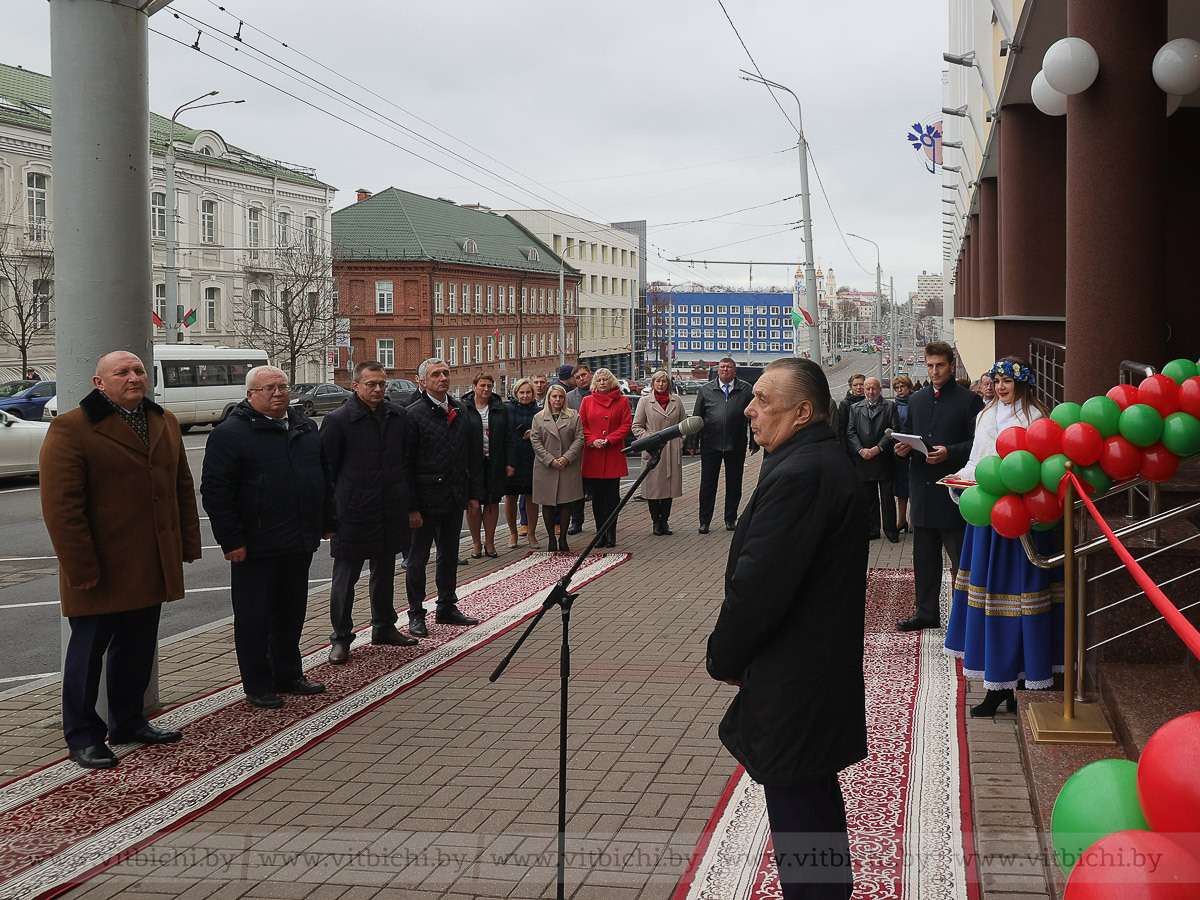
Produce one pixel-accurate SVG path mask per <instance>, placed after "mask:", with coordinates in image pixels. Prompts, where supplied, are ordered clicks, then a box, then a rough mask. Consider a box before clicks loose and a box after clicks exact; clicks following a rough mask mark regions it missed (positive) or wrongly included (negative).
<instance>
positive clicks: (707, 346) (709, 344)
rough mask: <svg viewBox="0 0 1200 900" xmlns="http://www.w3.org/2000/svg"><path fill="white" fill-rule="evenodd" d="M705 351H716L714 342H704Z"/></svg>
mask: <svg viewBox="0 0 1200 900" xmlns="http://www.w3.org/2000/svg"><path fill="white" fill-rule="evenodd" d="M704 349H705V350H713V349H715V348H714V347H713V342H712V341H705V342H704Z"/></svg>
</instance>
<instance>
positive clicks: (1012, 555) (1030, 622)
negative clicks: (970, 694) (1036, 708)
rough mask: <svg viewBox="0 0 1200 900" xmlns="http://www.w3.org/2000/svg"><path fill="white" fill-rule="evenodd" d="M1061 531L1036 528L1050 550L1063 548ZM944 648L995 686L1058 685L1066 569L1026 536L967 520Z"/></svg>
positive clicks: (970, 674)
mask: <svg viewBox="0 0 1200 900" xmlns="http://www.w3.org/2000/svg"><path fill="white" fill-rule="evenodd" d="M1054 534H1055V532H1052V531H1051V532H1043V531H1035V532H1034V533H1033V538H1034V543H1035V544H1036V545H1037V548H1038V550H1039V551H1040V552H1041V554H1042V555H1043V556H1048V555H1051V554H1053V553H1056V552H1057V550H1056V549H1054V546H1055V538H1054V537H1053V535H1054ZM945 652H946V654H947V655H949V656H955V657H958V658H960V659H962V661H963V675H965V676H966V677H967V678H982V679H983V686H984V687H985V688H987V689H988V690H992V691H995V690H1004V689H1005V688H1014V687H1016V686H1017V682H1019V681H1024V682H1025V687H1026V688H1028V689H1030V690H1036V689H1039V688H1048V687H1051V686H1052V685H1053V683H1054V673H1055V672H1061V671H1062V670H1063V584H1062V567H1061V566H1060V567H1059V568H1057V569H1039V568H1037V567H1036V566H1035V565H1033V563H1031V562H1030V561H1029V559H1028V558H1027V557H1026V556H1025V551H1024V549H1023V548H1022V547H1021V542H1020V540H1017V539H1015V538H1006V537H1001V536H1000V535H999V534H997V533H996V531H995V530H994V529H993V528H991V527H990V526H986V527H982V528H981V527H978V526H975V525H968V526H967V534H966V540H965V541H964V542H963V550H962V557H961V559H960V565H959V569H958V572H957V573H956V574H955V577H954V603H953V606H952V607H951V609H950V622H949V624H948V625H947V627H946V647H945Z"/></svg>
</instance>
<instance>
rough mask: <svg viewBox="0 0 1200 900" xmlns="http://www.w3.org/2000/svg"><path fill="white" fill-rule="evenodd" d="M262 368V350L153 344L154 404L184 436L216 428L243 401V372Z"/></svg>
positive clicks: (264, 352)
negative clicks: (168, 413) (196, 428)
mask: <svg viewBox="0 0 1200 900" xmlns="http://www.w3.org/2000/svg"><path fill="white" fill-rule="evenodd" d="M266 364H267V354H266V351H265V350H244V349H236V348H232V349H231V348H227V347H204V346H200V345H198V344H155V345H154V384H153V387H154V401H155V402H156V403H158V404H159V405H160V406H163V407H166V408H167V409H169V410H170V411H171V412H173V413H174V414H175V418H177V419H178V420H179V426H180V429H181V430H182V431H183V432H184V434H187V432H188V430H189V429H190V428H191V427H192V426H193V425H216V424H217V423H218V422H223V421H225V417H226V416H227V415H229V411H230V410H231V409H233V408H234V407H235V406H237V405H238V403H240V402H241V401H242V400H245V399H246V372H247V371H248V370H250V369H253V368H254V367H255V366H265V365H266Z"/></svg>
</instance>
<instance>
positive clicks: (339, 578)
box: [321, 360, 417, 666]
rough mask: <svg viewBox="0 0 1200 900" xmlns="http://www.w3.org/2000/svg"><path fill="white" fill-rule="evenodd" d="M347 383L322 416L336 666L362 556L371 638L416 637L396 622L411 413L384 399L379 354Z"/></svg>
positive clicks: (342, 656)
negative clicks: (348, 392)
mask: <svg viewBox="0 0 1200 900" xmlns="http://www.w3.org/2000/svg"><path fill="white" fill-rule="evenodd" d="M350 387H351V388H352V389H353V390H354V396H352V397H350V398H349V399H348V400H347V401H346V402H345V403H344V404H342V405H341V406H339V407H338V408H337V409H335V410H334V411H333V412H331V413H329V414H328V415H327V416H325V421H324V422H322V423H321V446H322V447H324V449H325V457H326V459H327V460H328V461H329V472H330V476H331V477H332V478H333V484H334V496H335V498H336V500H337V516H338V531H337V534H335V535H334V536H333V540H332V541H331V542H330V546H329V552H330V554H331V555H332V556H333V583H332V584H331V585H330V588H329V619H330V621H331V622H332V624H333V634H332V635H330V637H329V643H330V647H329V661H330V662H331V663H332V664H333V665H335V666H336V665H343V664H345V663H347V662H349V661H350V645H351V644H352V643H354V620H353V618H352V611H353V608H354V585H355V584H356V583H357V582H358V578H359V576H360V575H361V574H362V568H363V563H364V562H367V563H369V564H370V567H371V580H370V582H369V583H368V588H367V590H368V594H369V596H370V598H371V643H372V644H390V645H394V646H398V647H405V646H408V645H410V644H415V643H416V642H417V639H416V638H413V637H409V636H408V635H406V634H401V633H400V632H399V631H398V630H397V629H396V620H397V616H396V554H397V553H403V552H406V551H407V550H408V505H409V496H408V495H409V490H408V482H407V481H406V480H405V471H404V444H405V441H406V440H407V438H408V413H407V412H405V411H404V410H403V409H402V408H400V407H399V406H396V405H395V404H393V403H389V402H388V401H387V399H386V393H387V370H386V369H384V367H383V365H382V364H381V363H379V362H376V361H375V360H366V361H364V362H360V363H359V364H358V365H357V366H355V367H354V380H353V381H352V382H351V383H350Z"/></svg>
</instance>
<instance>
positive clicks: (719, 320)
mask: <svg viewBox="0 0 1200 900" xmlns="http://www.w3.org/2000/svg"><path fill="white" fill-rule="evenodd" d="M717 324H718V325H728V324H729V320H728V319H717Z"/></svg>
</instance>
